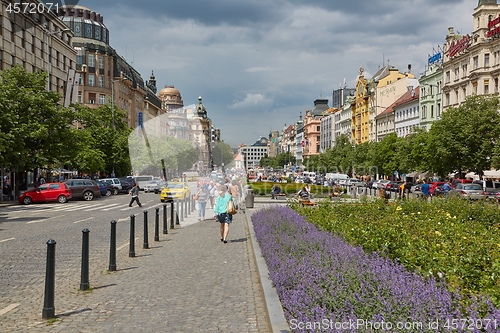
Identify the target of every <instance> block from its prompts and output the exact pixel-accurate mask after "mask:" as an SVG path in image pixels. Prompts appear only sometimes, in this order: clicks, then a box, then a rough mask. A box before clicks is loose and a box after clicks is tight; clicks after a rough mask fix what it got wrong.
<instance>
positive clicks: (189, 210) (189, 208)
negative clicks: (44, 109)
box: [186, 194, 192, 216]
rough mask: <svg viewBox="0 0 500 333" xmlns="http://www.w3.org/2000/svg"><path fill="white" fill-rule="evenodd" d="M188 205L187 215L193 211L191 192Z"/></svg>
mask: <svg viewBox="0 0 500 333" xmlns="http://www.w3.org/2000/svg"><path fill="white" fill-rule="evenodd" d="M187 206H188V208H187V212H188V213H187V214H186V216H187V215H189V214H191V212H192V210H191V194H190V195H189V197H188V198H187Z"/></svg>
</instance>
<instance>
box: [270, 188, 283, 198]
mask: <svg viewBox="0 0 500 333" xmlns="http://www.w3.org/2000/svg"><path fill="white" fill-rule="evenodd" d="M280 193H281V188H280V187H279V186H278V185H274V186H273V188H272V189H271V199H274V198H275V197H276V198H277V196H276V195H277V194H280Z"/></svg>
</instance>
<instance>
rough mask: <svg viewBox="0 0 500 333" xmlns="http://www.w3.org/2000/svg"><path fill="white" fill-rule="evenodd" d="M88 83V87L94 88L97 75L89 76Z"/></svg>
mask: <svg viewBox="0 0 500 333" xmlns="http://www.w3.org/2000/svg"><path fill="white" fill-rule="evenodd" d="M88 81H89V82H88V85H89V86H91V87H94V86H95V75H94V74H89V79H88ZM94 99H95V98H94Z"/></svg>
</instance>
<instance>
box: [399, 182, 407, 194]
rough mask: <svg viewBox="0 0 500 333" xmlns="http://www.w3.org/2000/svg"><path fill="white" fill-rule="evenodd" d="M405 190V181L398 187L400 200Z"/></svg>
mask: <svg viewBox="0 0 500 333" xmlns="http://www.w3.org/2000/svg"><path fill="white" fill-rule="evenodd" d="M405 189H406V180H405V181H404V182H403V184H401V185H400V186H399V195H400V196H401V198H404V197H405Z"/></svg>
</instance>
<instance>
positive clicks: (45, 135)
mask: <svg viewBox="0 0 500 333" xmlns="http://www.w3.org/2000/svg"><path fill="white" fill-rule="evenodd" d="M46 82H47V76H46V73H43V72H40V71H37V72H35V73H28V72H26V70H25V69H24V68H23V67H22V66H20V65H16V66H14V67H13V68H11V69H8V70H5V71H2V72H0V108H1V110H2V117H0V164H1V165H4V166H17V167H18V168H19V169H20V170H23V169H25V170H27V169H35V168H42V167H47V166H49V167H50V166H52V165H54V164H55V163H58V161H60V160H61V159H65V156H68V155H69V154H70V151H69V150H68V145H67V143H68V142H71V139H72V131H71V128H70V125H71V124H72V121H73V114H72V112H71V109H69V108H64V107H63V106H62V105H60V104H58V102H59V101H60V100H61V96H60V95H59V94H58V93H56V92H48V91H46Z"/></svg>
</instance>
